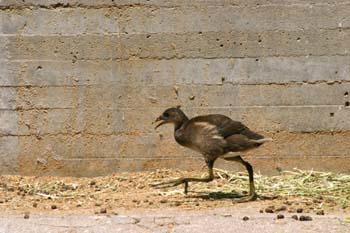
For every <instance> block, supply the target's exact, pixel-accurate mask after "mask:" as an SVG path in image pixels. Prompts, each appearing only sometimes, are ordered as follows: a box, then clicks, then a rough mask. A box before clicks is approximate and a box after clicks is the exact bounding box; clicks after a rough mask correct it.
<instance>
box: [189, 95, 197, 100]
mask: <svg viewBox="0 0 350 233" xmlns="http://www.w3.org/2000/svg"><path fill="white" fill-rule="evenodd" d="M188 98H189V99H190V100H194V99H195V98H196V97H195V96H194V95H191V96H189V97H188Z"/></svg>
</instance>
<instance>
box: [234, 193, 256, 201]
mask: <svg viewBox="0 0 350 233" xmlns="http://www.w3.org/2000/svg"><path fill="white" fill-rule="evenodd" d="M257 198H258V194H256V193H255V192H254V193H250V194H248V196H245V197H242V198H237V199H234V202H237V203H242V202H249V201H255V200H256V199H257Z"/></svg>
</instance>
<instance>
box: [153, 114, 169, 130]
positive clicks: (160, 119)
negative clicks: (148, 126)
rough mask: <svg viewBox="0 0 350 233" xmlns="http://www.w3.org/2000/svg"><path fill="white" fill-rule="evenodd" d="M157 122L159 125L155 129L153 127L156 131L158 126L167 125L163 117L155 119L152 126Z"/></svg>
mask: <svg viewBox="0 0 350 233" xmlns="http://www.w3.org/2000/svg"><path fill="white" fill-rule="evenodd" d="M158 121H160V123H159V124H158V125H157V126H156V127H154V129H157V128H158V127H159V126H161V125H163V124H165V123H167V121H165V120H164V118H163V116H159V117H157V119H156V120H155V121H154V122H153V123H152V124H154V123H156V122H158Z"/></svg>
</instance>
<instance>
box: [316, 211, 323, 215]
mask: <svg viewBox="0 0 350 233" xmlns="http://www.w3.org/2000/svg"><path fill="white" fill-rule="evenodd" d="M316 214H317V215H324V210H317V211H316Z"/></svg>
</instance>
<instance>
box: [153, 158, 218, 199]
mask: <svg viewBox="0 0 350 233" xmlns="http://www.w3.org/2000/svg"><path fill="white" fill-rule="evenodd" d="M207 166H208V173H209V175H208V176H207V177H205V178H197V177H180V178H178V179H174V180H169V181H165V182H161V183H155V184H150V185H151V186H152V187H154V188H168V187H174V186H178V185H180V184H185V187H184V193H185V194H187V192H188V183H189V182H210V181H212V180H213V179H214V172H213V166H214V161H208V162H207Z"/></svg>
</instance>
